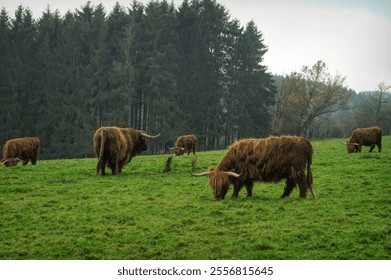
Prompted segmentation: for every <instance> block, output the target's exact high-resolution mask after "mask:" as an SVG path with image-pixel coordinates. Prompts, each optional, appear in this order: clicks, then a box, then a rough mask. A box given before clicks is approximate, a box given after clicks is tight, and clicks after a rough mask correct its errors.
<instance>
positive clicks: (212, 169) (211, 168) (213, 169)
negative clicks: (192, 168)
mask: <svg viewBox="0 0 391 280" xmlns="http://www.w3.org/2000/svg"><path fill="white" fill-rule="evenodd" d="M215 170H216V168H214V167H213V166H211V167H209V168H208V171H212V172H213V171H215Z"/></svg>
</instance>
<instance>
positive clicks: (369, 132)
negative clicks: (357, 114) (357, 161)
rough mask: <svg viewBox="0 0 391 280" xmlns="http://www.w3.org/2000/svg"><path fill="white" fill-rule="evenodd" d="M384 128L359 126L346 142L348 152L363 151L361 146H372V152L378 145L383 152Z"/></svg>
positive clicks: (370, 150)
mask: <svg viewBox="0 0 391 280" xmlns="http://www.w3.org/2000/svg"><path fill="white" fill-rule="evenodd" d="M382 134H383V132H382V129H381V128H380V127H378V126H374V127H368V128H357V129H356V130H355V131H353V133H352V136H351V137H350V139H349V141H347V142H346V148H347V150H348V153H356V152H359V153H361V146H370V149H369V152H370V153H371V152H372V151H373V149H374V148H375V145H377V147H378V149H379V153H380V152H381V139H382Z"/></svg>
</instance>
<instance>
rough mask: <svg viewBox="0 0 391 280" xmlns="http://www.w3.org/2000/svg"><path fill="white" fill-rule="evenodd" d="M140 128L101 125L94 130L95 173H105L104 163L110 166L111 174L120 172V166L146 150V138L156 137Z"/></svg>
mask: <svg viewBox="0 0 391 280" xmlns="http://www.w3.org/2000/svg"><path fill="white" fill-rule="evenodd" d="M159 135H160V134H158V135H156V136H151V135H148V134H146V133H145V132H144V131H142V130H136V129H133V128H120V127H115V126H112V127H101V128H99V129H98V130H96V132H95V134H94V137H93V142H94V150H95V153H96V155H97V156H98V164H97V166H96V173H97V174H99V173H100V174H101V175H103V176H105V175H106V172H105V166H106V164H107V165H108V166H109V167H110V168H111V171H112V173H113V175H117V174H119V173H121V171H122V167H123V166H125V165H126V164H127V163H129V162H130V161H131V160H132V158H133V157H135V156H136V155H138V154H140V153H141V152H143V151H145V150H147V140H148V139H149V138H156V137H158V136H159Z"/></svg>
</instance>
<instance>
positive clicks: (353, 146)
mask: <svg viewBox="0 0 391 280" xmlns="http://www.w3.org/2000/svg"><path fill="white" fill-rule="evenodd" d="M346 149H347V150H348V153H349V154H350V153H355V152H357V151H359V150H360V144H358V143H352V142H346Z"/></svg>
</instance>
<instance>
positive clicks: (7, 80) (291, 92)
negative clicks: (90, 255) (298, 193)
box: [0, 0, 391, 159]
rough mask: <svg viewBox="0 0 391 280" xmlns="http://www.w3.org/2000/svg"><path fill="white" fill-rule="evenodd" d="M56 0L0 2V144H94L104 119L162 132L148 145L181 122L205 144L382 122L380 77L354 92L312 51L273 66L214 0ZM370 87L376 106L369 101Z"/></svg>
mask: <svg viewBox="0 0 391 280" xmlns="http://www.w3.org/2000/svg"><path fill="white" fill-rule="evenodd" d="M0 8H1V7H0ZM53 8H54V10H51V9H50V8H47V9H46V10H45V11H42V14H41V15H40V16H38V18H34V17H33V15H32V12H31V11H30V10H29V8H25V7H23V6H19V7H18V9H17V10H16V11H6V10H5V9H4V8H3V9H2V10H1V14H0V61H1V63H0V100H1V104H0V142H1V144H0V145H3V144H4V142H5V141H6V140H7V139H11V138H16V137H24V136H38V137H39V138H40V139H41V147H40V155H39V157H40V158H42V159H52V158H78V157H91V156H94V152H93V148H92V136H93V134H94V132H95V131H96V129H97V128H99V127H101V126H119V127H132V128H135V129H142V130H144V131H146V132H147V133H148V134H158V133H161V135H160V137H159V138H158V139H157V140H154V141H151V143H150V144H149V145H150V147H149V149H148V151H147V152H148V153H151V154H157V153H163V152H166V151H167V149H168V147H172V146H173V145H174V143H175V139H176V138H177V136H178V135H182V134H189V133H194V134H196V135H197V137H198V147H197V149H198V150H209V149H218V148H219V149H223V148H226V147H227V146H228V145H229V144H231V143H232V142H233V141H235V140H237V139H240V138H245V137H263V136H268V135H270V134H300V135H305V136H307V137H310V138H322V137H346V136H348V134H349V133H350V132H351V131H352V129H353V128H355V126H358V125H361V126H365V125H374V124H378V125H382V128H383V130H384V132H385V134H386V133H390V131H391V130H390V127H391V124H390V119H389V118H390V117H389V116H390V114H388V112H389V111H387V110H390V108H389V107H390V103H388V105H387V103H383V102H382V100H385V99H384V97H385V98H390V96H389V95H390V93H389V87H388V86H387V85H385V84H379V91H376V92H375V93H379V92H381V93H382V94H383V99H380V100H378V99H376V96H377V95H376V94H370V93H360V94H357V93H355V92H354V91H353V90H351V89H348V88H347V85H345V84H344V77H343V76H340V75H335V76H333V75H332V74H330V73H328V69H327V66H326V64H325V63H324V62H323V61H321V60H320V61H318V62H314V65H313V66H305V67H303V69H301V72H297V73H296V72H295V73H291V74H290V75H286V76H285V77H283V76H278V75H276V74H274V75H273V74H272V73H270V72H269V70H268V67H267V65H265V64H264V62H263V60H264V55H265V54H266V53H267V51H268V47H267V46H266V45H265V42H264V38H263V36H262V32H261V29H260V28H262V27H258V26H256V25H255V23H254V22H253V21H250V22H248V23H241V22H239V21H238V20H237V19H233V18H231V16H230V13H229V11H228V10H227V9H226V8H225V7H224V6H222V5H220V4H219V3H218V2H216V1H215V0H184V1H183V2H182V3H181V4H180V5H178V6H175V5H174V4H173V3H171V2H169V1H166V0H164V1H150V2H149V3H147V4H142V3H139V2H137V1H133V2H131V3H130V4H129V6H128V7H123V6H121V5H120V4H118V3H117V4H116V5H115V6H114V7H112V9H111V10H110V11H106V9H105V8H104V7H103V5H92V4H91V3H90V2H86V4H85V5H83V6H81V7H80V8H77V7H75V9H74V10H73V11H71V10H70V11H68V12H67V13H66V14H63V15H62V14H60V13H59V12H58V10H55V7H53ZM372 99H373V102H374V103H373V104H375V105H376V104H379V102H380V105H382V106H380V107H376V106H372V107H370V108H369V106H368V104H369V103H370V102H368V100H372ZM363 100H364V101H365V102H364V101H363ZM377 101H378V103H376V102H377ZM289 104H290V106H289ZM319 104H321V108H317V107H316V106H317V105H319ZM364 105H365V106H367V107H368V109H367V110H366V111H365V112H364V110H361V109H360V110H353V109H352V108H359V107H360V106H364ZM387 106H388V107H387ZM294 108H296V110H293V109H294ZM301 108H302V109H301ZM360 108H361V107H360ZM375 109H377V111H376V110H375ZM311 110H312V111H311ZM371 110H372V111H371ZM373 110H375V113H377V114H374V113H373ZM390 112H391V111H390ZM360 114H361V115H362V116H361V115H360ZM364 114H367V115H364ZM368 116H372V117H373V118H376V119H371V118H369V117H368ZM360 118H361V123H358V122H359V121H360ZM387 118H388V119H387ZM365 122H368V124H367V123H365ZM376 122H377V123H376Z"/></svg>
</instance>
